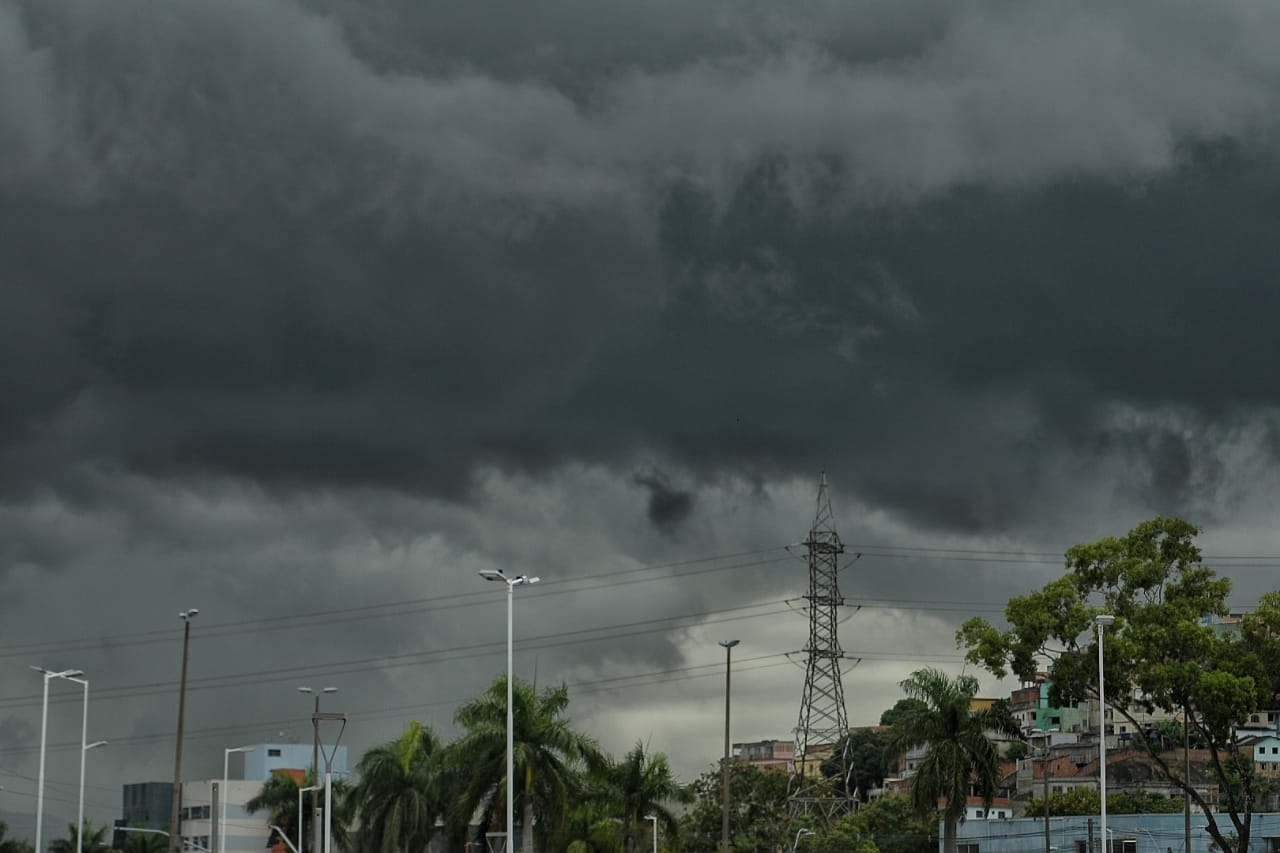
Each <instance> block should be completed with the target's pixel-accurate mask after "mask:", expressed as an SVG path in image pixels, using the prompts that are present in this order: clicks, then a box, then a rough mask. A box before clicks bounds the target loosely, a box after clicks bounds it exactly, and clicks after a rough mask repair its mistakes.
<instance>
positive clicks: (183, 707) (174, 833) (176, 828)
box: [36, 607, 200, 853]
mask: <svg viewBox="0 0 1280 853" xmlns="http://www.w3.org/2000/svg"><path fill="white" fill-rule="evenodd" d="M199 613H200V611H199V610H197V609H196V608H194V607H192V608H191V609H189V610H183V611H182V612H181V613H179V614H178V618H179V619H181V620H182V677H181V679H180V680H179V682H178V740H177V744H176V745H175V746H174V750H173V803H172V805H170V807H169V853H179V851H180V850H181V849H182V825H181V823H179V821H178V813H179V810H180V809H181V808H182V726H183V723H184V721H185V719H186V714H187V654H188V652H189V651H190V648H191V620H192V619H194V618H196V616H197V615H198V614H199ZM36 853H40V851H36Z"/></svg>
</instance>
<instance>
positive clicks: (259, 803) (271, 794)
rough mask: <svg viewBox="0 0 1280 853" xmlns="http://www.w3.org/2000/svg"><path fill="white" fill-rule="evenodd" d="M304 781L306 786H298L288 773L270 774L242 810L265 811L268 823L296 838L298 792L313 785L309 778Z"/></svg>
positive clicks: (250, 812) (249, 811)
mask: <svg viewBox="0 0 1280 853" xmlns="http://www.w3.org/2000/svg"><path fill="white" fill-rule="evenodd" d="M304 781H306V782H307V783H308V784H307V785H301V786H300V785H298V781H297V780H296V779H294V778H293V776H292V775H290V774H289V773H279V772H277V773H272V774H271V777H270V778H268V779H267V781H265V782H263V783H262V789H261V790H260V791H258V793H257V794H255V795H254V796H253V798H252V799H250V800H249V801H248V802H247V803H245V804H244V810H245V811H246V812H248V813H249V814H257V813H258V812H260V811H266V812H267V815H268V817H269V818H270V820H268V821H267V822H268V823H271V824H274V825H275V826H278V827H280V828H281V829H283V830H284V831H285V832H287V833H288V834H289V837H290V838H297V837H298V790H299V788H301V787H309V786H310V785H311V784H314V783H312V782H310V779H309V778H308V779H307V780H304ZM303 822H304V823H305V822H306V821H305V820H304V821H303Z"/></svg>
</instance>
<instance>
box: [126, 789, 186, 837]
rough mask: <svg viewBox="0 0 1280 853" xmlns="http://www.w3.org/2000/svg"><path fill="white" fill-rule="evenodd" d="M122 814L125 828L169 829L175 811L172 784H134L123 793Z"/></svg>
mask: <svg viewBox="0 0 1280 853" xmlns="http://www.w3.org/2000/svg"><path fill="white" fill-rule="evenodd" d="M121 794H122V796H121V800H122V802H121V804H120V814H121V815H122V820H123V821H124V825H125V826H140V827H143V828H145V829H168V827H169V818H170V817H172V810H173V783H172V782H134V783H131V784H128V785H125V786H124V788H123V790H122V792H121Z"/></svg>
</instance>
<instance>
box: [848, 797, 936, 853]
mask: <svg viewBox="0 0 1280 853" xmlns="http://www.w3.org/2000/svg"><path fill="white" fill-rule="evenodd" d="M851 821H852V823H853V828H854V830H855V831H856V832H857V833H858V835H859V836H860V837H864V838H869V839H871V840H872V841H873V842H874V843H875V845H876V847H877V848H878V849H879V851H880V853H937V849H938V833H937V827H938V815H937V809H934V810H933V811H932V812H929V813H928V814H926V815H924V816H921V815H920V814H918V813H917V812H916V810H915V807H914V806H913V805H912V803H911V798H910V797H907V796H904V795H902V794H889V795H886V796H883V797H879V798H877V799H875V800H872V801H871V802H870V803H868V804H867V805H865V806H863V807H862V808H860V809H858V811H857V813H856V814H855V815H853V817H852V818H851Z"/></svg>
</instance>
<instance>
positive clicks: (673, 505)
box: [633, 471, 693, 534]
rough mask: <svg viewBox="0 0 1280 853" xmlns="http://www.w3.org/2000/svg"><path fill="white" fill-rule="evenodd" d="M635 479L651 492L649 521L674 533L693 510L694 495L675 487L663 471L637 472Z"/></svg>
mask: <svg viewBox="0 0 1280 853" xmlns="http://www.w3.org/2000/svg"><path fill="white" fill-rule="evenodd" d="M633 480H634V481H635V483H636V485H639V486H643V487H644V489H645V491H647V492H648V493H649V507H648V515H649V523H650V524H652V525H653V526H654V527H655V528H657V529H658V530H660V531H662V532H663V533H666V534H671V533H674V532H675V531H676V529H678V528H679V527H680V524H681V523H682V522H683V521H684V520H685V519H686V518H688V517H689V513H690V512H692V511H693V495H692V494H690V493H689V492H687V491H683V490H681V489H677V488H675V487H673V486H672V485H671V483H670V481H669V480H668V479H667V476H666V475H665V474H663V473H662V472H661V471H652V472H649V473H645V474H636V475H635V477H633Z"/></svg>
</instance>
